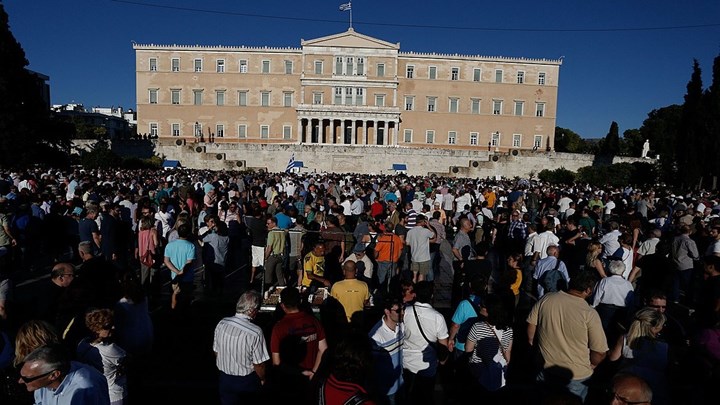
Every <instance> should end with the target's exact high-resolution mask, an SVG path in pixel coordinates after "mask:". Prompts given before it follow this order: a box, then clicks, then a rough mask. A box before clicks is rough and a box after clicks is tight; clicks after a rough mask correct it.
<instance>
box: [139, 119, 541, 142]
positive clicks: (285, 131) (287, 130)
mask: <svg viewBox="0 0 720 405" xmlns="http://www.w3.org/2000/svg"><path fill="white" fill-rule="evenodd" d="M181 128H182V126H181V124H179V123H172V124H170V133H171V135H172V136H181V135H183V133H182V129H181ZM192 131H193V136H195V137H198V138H199V137H200V136H202V135H203V127H202V124H200V123H196V124H195V125H193V128H192ZM149 132H150V135H152V136H159V135H160V133H159V126H158V123H156V122H152V123H150V128H149ZM259 134H260V139H269V138H270V126H269V125H260V132H259ZM236 135H237V137H238V138H240V139H245V138H248V126H247V125H246V124H240V125H238V127H237V134H236ZM214 136H215V137H217V138H223V137H225V125H224V124H217V125H215V133H214ZM479 137H480V134H479V132H470V134H469V137H468V143H467V144H468V145H470V146H478V145H479V144H478V142H479ZM282 138H283V139H286V140H289V139H292V126H291V125H283V127H282ZM500 138H501V134H500V133H499V132H494V133H491V134H490V136H489V146H490V147H497V146H499V145H500ZM403 141H404V142H405V143H412V142H414V140H413V130H412V129H405V131H404V133H403ZM542 142H543V136H542V135H535V136H534V137H533V147H535V148H540V147H542ZM425 143H428V144H432V143H435V131H434V130H430V129H429V130H426V131H425ZM447 143H448V145H458V144H459V143H460V142H459V140H458V133H457V131H448V137H447ZM521 145H522V134H513V135H512V147H513V148H519V147H520V146H521Z"/></svg>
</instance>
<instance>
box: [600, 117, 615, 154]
mask: <svg viewBox="0 0 720 405" xmlns="http://www.w3.org/2000/svg"><path fill="white" fill-rule="evenodd" d="M619 132H620V130H619V129H618V124H617V122H615V121H613V122H612V123H611V124H610V130H608V133H607V135H605V138H604V139H603V140H602V142H600V150H599V152H600V154H602V155H617V154H618V153H619V152H620V133H619Z"/></svg>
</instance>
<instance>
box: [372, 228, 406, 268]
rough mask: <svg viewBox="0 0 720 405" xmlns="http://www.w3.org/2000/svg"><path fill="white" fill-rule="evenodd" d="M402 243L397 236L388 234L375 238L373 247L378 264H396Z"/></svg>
mask: <svg viewBox="0 0 720 405" xmlns="http://www.w3.org/2000/svg"><path fill="white" fill-rule="evenodd" d="M402 250H403V242H402V239H400V237H399V236H397V235H395V234H394V233H393V234H390V233H384V234H382V235H380V236H379V237H378V238H377V244H376V245H375V253H376V255H377V256H376V259H377V261H379V262H393V263H397V261H398V260H400V254H402Z"/></svg>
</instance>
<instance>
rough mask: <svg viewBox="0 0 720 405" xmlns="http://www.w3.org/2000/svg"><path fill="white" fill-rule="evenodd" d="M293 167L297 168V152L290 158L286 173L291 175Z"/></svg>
mask: <svg viewBox="0 0 720 405" xmlns="http://www.w3.org/2000/svg"><path fill="white" fill-rule="evenodd" d="M293 167H295V152H293V154H292V156H290V160H289V161H288V164H287V167H285V173H290V169H292V168H293Z"/></svg>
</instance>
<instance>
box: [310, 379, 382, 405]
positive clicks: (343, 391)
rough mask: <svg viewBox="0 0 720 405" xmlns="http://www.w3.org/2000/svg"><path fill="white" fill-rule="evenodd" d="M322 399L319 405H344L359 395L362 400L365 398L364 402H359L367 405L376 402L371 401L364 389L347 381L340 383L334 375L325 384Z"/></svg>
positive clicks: (372, 404)
mask: <svg viewBox="0 0 720 405" xmlns="http://www.w3.org/2000/svg"><path fill="white" fill-rule="evenodd" d="M321 389H322V399H323V401H319V402H318V403H320V404H322V405H343V404H344V403H346V402H347V400H349V399H350V398H351V397H352V396H353V395H356V394H357V395H359V396H361V398H365V400H364V401H362V402H359V403H360V404H365V405H375V401H372V400H370V399H369V396H368V395H367V392H366V391H365V390H364V389H363V387H361V386H359V385H357V384H355V383H351V382H346V381H340V380H338V379H337V378H335V376H334V375H332V374H331V375H330V377H328V379H327V381H325V384H323V385H322V388H321Z"/></svg>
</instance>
